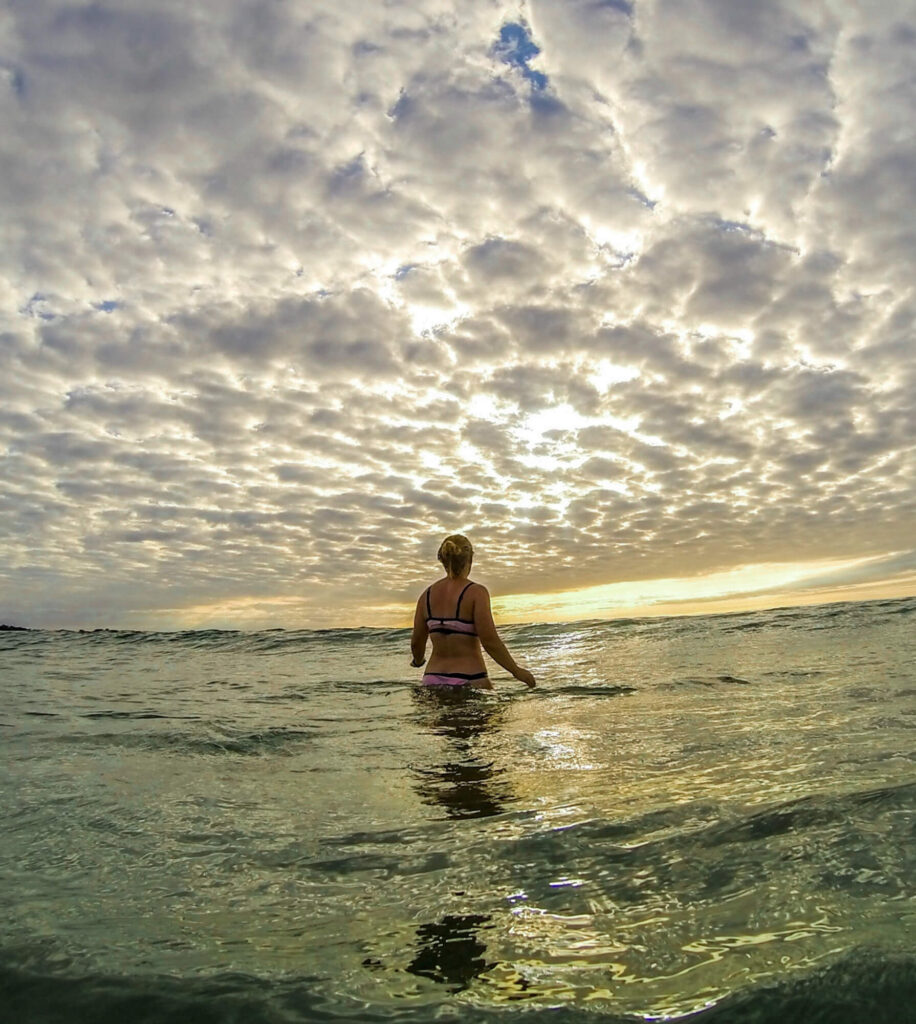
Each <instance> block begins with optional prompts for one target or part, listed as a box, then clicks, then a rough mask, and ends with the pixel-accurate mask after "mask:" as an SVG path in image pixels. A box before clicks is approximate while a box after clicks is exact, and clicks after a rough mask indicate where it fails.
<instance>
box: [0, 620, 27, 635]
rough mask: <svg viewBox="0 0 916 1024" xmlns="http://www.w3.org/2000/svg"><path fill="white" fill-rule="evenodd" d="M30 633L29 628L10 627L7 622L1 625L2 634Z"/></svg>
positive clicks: (0, 631)
mask: <svg viewBox="0 0 916 1024" xmlns="http://www.w3.org/2000/svg"><path fill="white" fill-rule="evenodd" d="M3 632H7V633H28V632H30V630H29V627H28V626H8V625H7V624H6V623H5V622H4V623H3V624H2V625H0V633H3Z"/></svg>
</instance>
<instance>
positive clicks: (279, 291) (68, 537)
mask: <svg viewBox="0 0 916 1024" xmlns="http://www.w3.org/2000/svg"><path fill="white" fill-rule="evenodd" d="M914 108H916V2H914V0H860V2H856V0H786V2H785V3H779V2H776V0H523V2H503V0H462V2H457V0H403V2H402V0H377V2H370V0H199V2H197V3H194V4H187V3H186V0H157V2H156V3H154V4H151V3H150V2H149V0H99V2H95V3H86V2H84V0H8V2H7V3H6V4H4V10H3V12H2V13H0V124H2V131H0V194H2V199H0V202H2V218H0V239H2V245H0V296H2V301H0V479H2V487H0V621H6V622H17V623H24V624H32V625H51V626H100V625H109V626H110V625H122V626H131V627H150V628H160V627H161V628H172V627H176V626H182V625H190V626H202V625H219V626H239V627H249V626H326V625H360V624H368V625H386V624H403V623H404V622H405V621H406V618H407V615H406V613H405V606H406V605H409V604H411V603H412V602H413V600H414V599H415V598H416V595H417V593H418V592H419V590H420V588H421V586H423V585H424V583H425V582H428V580H429V579H430V578H434V577H435V575H436V564H435V551H436V548H437V546H438V543H439V541H440V539H441V538H442V537H443V536H444V535H445V534H446V533H450V532H453V531H456V530H458V531H462V532H466V533H468V535H469V536H470V537H471V538H472V540H473V541H474V543H475V546H476V548H477V550H478V557H477V562H476V563H475V574H474V575H475V577H476V578H478V579H480V580H481V581H482V582H485V583H487V584H488V585H489V586H490V588H491V590H492V591H493V593H494V596H497V595H498V596H499V597H500V602H499V603H498V604H497V608H498V610H499V611H500V612H501V613H502V615H503V618H504V621H505V620H511V619H515V620H525V621H530V620H532V619H537V618H554V619H562V618H575V617H581V616H587V617H592V616H604V615H615V614H626V613H630V612H633V611H634V610H636V611H642V612H650V613H651V612H665V613H667V612H671V611H690V610H703V609H710V610H725V609H728V608H737V607H761V606H765V605H775V604H786V603H794V602H799V601H810V600H835V599H844V598H858V597H876V596H885V595H903V594H907V593H913V592H916V554H914V537H916V530H914V524H916V466H914V453H913V449H914V437H916V423H914V410H916V367H914V363H916V360H914V354H916V338H914V320H916V286H914V282H916V217H914V210H916V134H914V127H913V124H914V118H913V111H914Z"/></svg>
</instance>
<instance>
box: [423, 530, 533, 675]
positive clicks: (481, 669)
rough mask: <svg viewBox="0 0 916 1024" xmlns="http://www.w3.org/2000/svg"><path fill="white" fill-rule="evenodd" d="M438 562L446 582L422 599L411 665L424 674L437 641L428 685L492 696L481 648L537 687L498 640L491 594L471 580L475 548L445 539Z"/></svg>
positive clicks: (457, 537)
mask: <svg viewBox="0 0 916 1024" xmlns="http://www.w3.org/2000/svg"><path fill="white" fill-rule="evenodd" d="M437 557H438V559H439V561H440V562H441V563H442V566H443V568H444V569H445V572H446V576H445V579H442V580H438V581H437V582H436V583H434V584H433V585H432V586H431V587H427V589H426V590H425V591H424V592H423V593H422V594H421V595H420V598H419V600H418V601H417V611H416V615H415V616H414V620H413V636H412V637H411V639H410V651H411V653H412V654H413V661H411V665H413V667H414V668H419V667H420V666H421V665H422V664H423V663H424V662H425V661H426V640H427V637H432V641H433V653H432V657H431V658H430V659H429V665H427V667H426V674H425V675H424V676H423V685H424V686H438V687H459V686H461V687H476V688H478V689H483V690H492V689H493V684H492V683H491V682H490V680H489V679H488V678H487V669H486V666H485V665H484V663H483V654H482V653H481V650H480V648H481V645H482V646H483V649H484V650H485V651H486V652H487V654H489V655H490V657H491V658H492V659H493V660H494V661H495V662H496V664H497V665H501V666H502V667H503V668H504V669H505V670H506V671H507V672H511V673H512V675H513V676H515V678H516V679H518V680H520V681H521V682H523V683H524V684H525V685H526V686H534V685H535V682H534V676H533V675H532V674H531V673H530V672H529V671H528V670H527V669H525V668H519V666H518V665H516V664H515V662H514V661H513V659H512V655H511V654H510V653H509V652H508V651H507V650H506V646H505V644H504V643H503V642H502V640H500V639H499V634H498V633H497V632H496V626H495V625H494V623H493V613H492V612H491V611H490V595H489V593H488V592H487V588H486V587H483V586H481V585H480V584H479V583H472V582H471V581H470V580H469V579H468V573H469V572H470V571H471V562H473V560H474V551H473V549H472V548H471V542H470V541H469V540H468V539H467V537H463V536H462V535H461V534H460V533H456V534H453V535H452V536H451V537H446V538H445V540H444V541H443V542H442V544H441V545H440V547H439V554H438V556H437Z"/></svg>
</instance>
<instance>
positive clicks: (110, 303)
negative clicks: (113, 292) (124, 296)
mask: <svg viewBox="0 0 916 1024" xmlns="http://www.w3.org/2000/svg"><path fill="white" fill-rule="evenodd" d="M95 308H96V309H97V310H99V312H101V313H113V312H114V311H115V310H116V309H117V308H118V303H117V302H115V301H114V300H112V299H106V300H105V301H104V302H97V303H95Z"/></svg>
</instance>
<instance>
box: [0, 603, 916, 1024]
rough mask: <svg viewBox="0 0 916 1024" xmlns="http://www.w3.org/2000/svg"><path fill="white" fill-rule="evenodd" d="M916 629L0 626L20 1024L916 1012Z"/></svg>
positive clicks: (624, 624) (2, 806) (1, 956)
mask: <svg viewBox="0 0 916 1024" xmlns="http://www.w3.org/2000/svg"><path fill="white" fill-rule="evenodd" d="M914 626H916V599H906V600H899V601H878V602H868V603H852V604H838V605H827V606H820V607H813V608H794V609H781V610H776V611H765V612H757V613H749V614H739V615H725V616H707V617H694V618H678V619H640V620H616V621H588V622H576V623H565V624H562V625H537V626H516V627H507V628H504V629H503V630H502V633H503V636H504V638H505V639H506V641H507V643H508V645H509V646H510V649H512V650H513V651H514V653H515V654H516V655H517V657H518V659H519V660H520V661H523V662H525V663H527V664H528V665H530V666H531V667H532V669H533V670H534V671H535V672H536V674H537V676H538V678H539V687H538V688H537V689H536V690H533V691H527V690H525V689H524V687H522V686H520V685H519V684H518V683H515V682H514V681H513V680H510V679H508V678H505V677H504V676H503V675H502V673H501V671H500V670H496V671H495V672H494V673H493V678H494V681H495V682H496V685H497V690H496V691H495V692H494V693H474V694H472V695H470V696H467V697H461V696H452V697H450V698H449V697H445V696H440V695H437V694H433V693H429V692H424V691H422V690H419V689H418V688H417V687H416V686H415V685H413V684H414V683H415V681H416V678H417V675H418V673H416V672H415V671H414V670H412V669H410V668H409V667H408V658H409V654H408V650H407V639H408V636H407V633H406V631H403V630H390V631H386V630H370V629H357V630H331V631H327V630H326V631H317V632H314V631H302V632H288V631H286V632H284V631H269V632H261V633H235V632H216V631H209V632H187V633H138V632H115V631H96V632H91V633H80V632H46V631H30V632H23V633H12V632H10V633H2V634H0V694H2V704H0V744H2V758H0V822H2V829H0V1016H2V1017H3V1019H4V1020H10V1021H17V1022H18V1021H24V1022H30V1024H32V1022H48V1021H55V1022H57V1021H60V1022H64V1021H66V1022H73V1021H87V1022H88V1021H92V1022H104V1021H112V1022H114V1021H124V1020H136V1021H144V1022H150V1024H152V1022H161V1021H169V1022H172V1021H174V1022H194V1024H196V1022H210V1021H212V1022H218V1021H219V1022H222V1021H239V1022H245V1024H259V1022H268V1021H269V1022H275V1021H276V1022H281V1021H282V1022H294V1021H375V1022H388V1021H409V1022H420V1021H433V1020H437V1021H438V1020H461V1021H486V1022H490V1021H493V1022H496V1021H514V1020H519V1021H523V1022H524V1021H528V1020H541V1019H546V1020H550V1021H552V1022H556V1024H563V1022H573V1021H575V1022H578V1021H596V1022H598V1021H623V1020H629V1021H632V1020H640V1019H649V1020H655V1019H678V1018H682V1017H689V1018H690V1020H692V1021H699V1022H706V1021H716V1022H719V1024H721V1022H723V1021H742V1022H744V1021H747V1022H752V1021H753V1022H765V1021H779V1022H780V1024H786V1022H792V1021H795V1020H799V1021H802V1020H804V1021H806V1022H808V1021H822V1022H825V1021H831V1022H834V1021H836V1022H845V1021H850V1022H852V1021H857V1022H858V1021H867V1022H868V1024H877V1022H882V1021H888V1022H891V1021H893V1022H894V1024H897V1022H900V1021H903V1020H906V1019H913V1018H912V1016H909V1015H910V1014H911V1013H912V1008H913V1005H914V1001H916V956H914V950H913V940H914V918H916V912H914V911H916V906H914V902H916V901H914V895H916V835H914V823H916V815H914V802H916V801H914V797H916V752H914V748H916V743H914V731H913V730H914V725H916V699H914V698H916V657H914V654H916V651H914Z"/></svg>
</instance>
